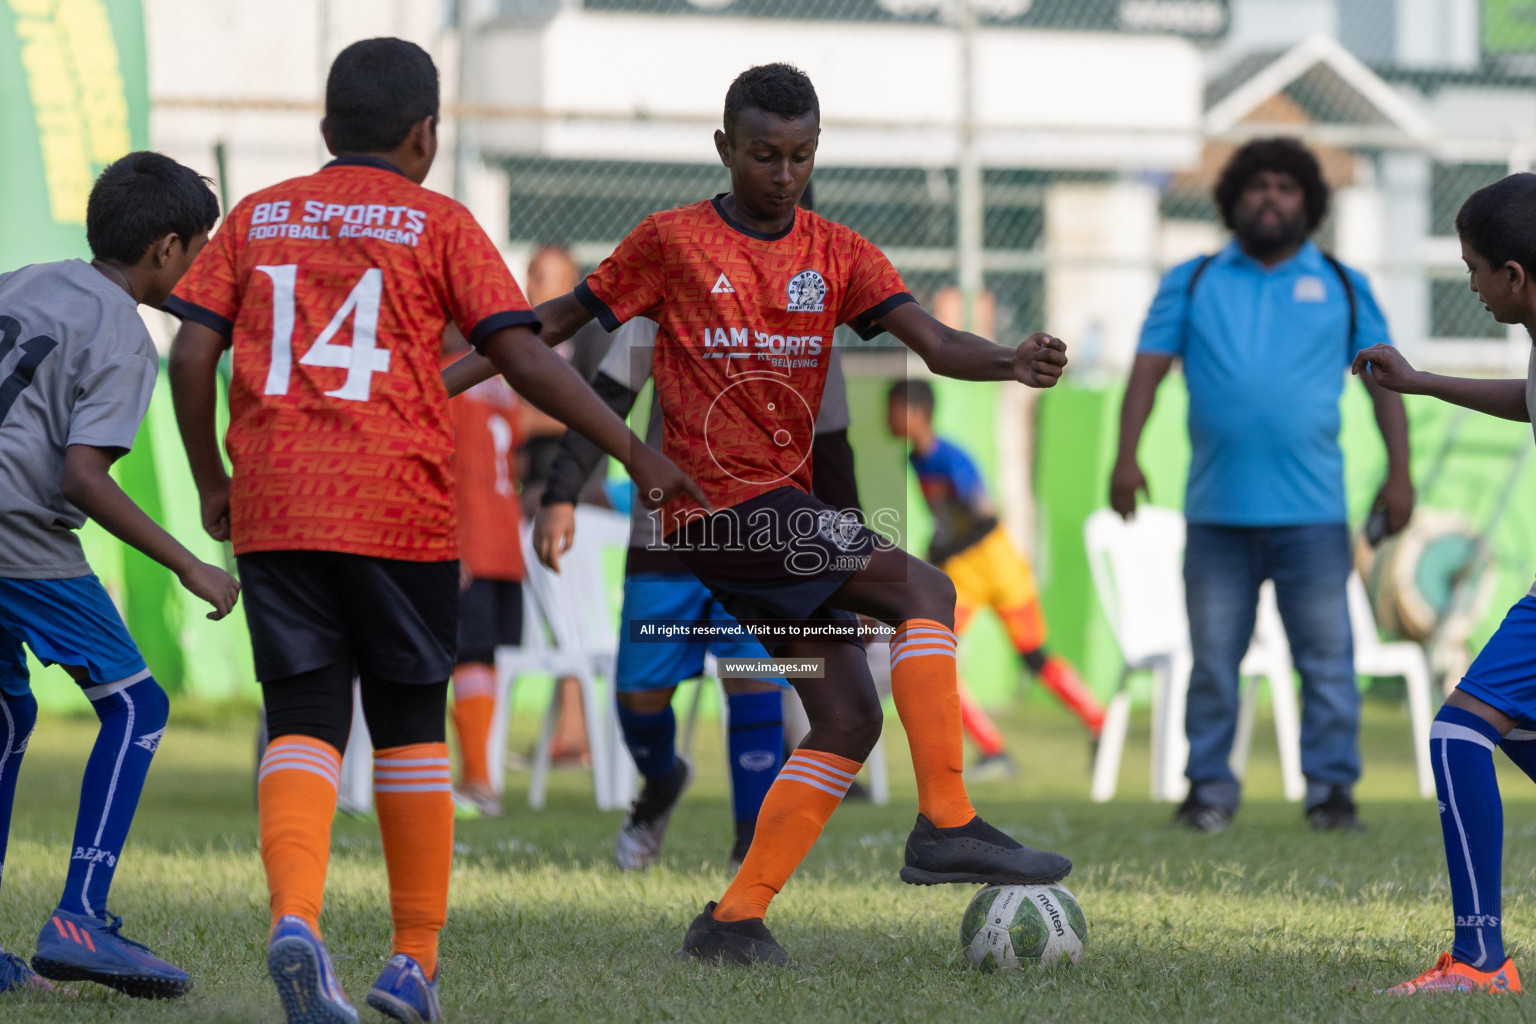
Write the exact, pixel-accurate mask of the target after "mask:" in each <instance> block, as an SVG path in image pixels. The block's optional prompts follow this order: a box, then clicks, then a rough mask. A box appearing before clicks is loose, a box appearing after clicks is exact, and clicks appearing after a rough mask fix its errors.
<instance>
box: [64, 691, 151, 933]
mask: <svg viewBox="0 0 1536 1024" xmlns="http://www.w3.org/2000/svg"><path fill="white" fill-rule="evenodd" d="M148 676H149V669H145V670H144V674H143V675H141V676H139V677H138V678H137V679H134V680H133V681H132V682H127V683H125V684H124V685H123V687H122V689H121V690H118V691H114V692H118V693H121V694H122V697H123V703H124V704H126V705H127V706H128V724H127V725H126V726H125V727H124V728H123V745H122V747H120V748H119V749H118V751H117V761H116V763H115V764H113V765H112V781H111V782H110V783H109V784H108V785H107V798H106V799H105V800H103V801H102V804H101V821H99V822H98V823H97V825H96V838H95V839H93V840H92V841H91V845H92V846H95V847H100V846H101V837H102V835H103V834H104V833H105V832H106V831H107V818H108V817H110V816H111V814H112V800H113V798H114V797H115V796H117V780H118V778H120V777H121V776H122V774H123V761H124V759H126V758H127V756H128V745H129V744H130V743H132V742H133V720H134V719H135V718H136V717H137V709H136V708H135V707H134V704H133V697H132V695H130V694H129V692H128V691H129V690H130V689H131V688H132V687H133V683H136V682H139V681H141V680H143V679H146V678H148ZM118 682H123V680H119V681H118ZM106 685H108V686H116V685H117V683H108V684H106ZM98 699H100V698H97V697H92V698H91V700H93V701H94V700H98ZM95 873H96V862H95V861H94V860H93V861H92V862H91V863H90V864H89V865H87V866H86V869H85V880H84V882H83V883H82V884H81V886H80V905H81V906H82V907H84V908H85V913H87V914H91V915H93V916H94V915H95V913H96V912H95V911H94V910H92V909H91V901H90V900H89V899H88V898H87V897H86V894H87V893H88V892H90V891H91V876H92V875H93V874H95Z"/></svg>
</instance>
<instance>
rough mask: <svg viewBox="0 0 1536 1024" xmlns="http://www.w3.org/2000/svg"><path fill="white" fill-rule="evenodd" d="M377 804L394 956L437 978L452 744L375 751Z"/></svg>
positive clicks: (448, 863)
mask: <svg viewBox="0 0 1536 1024" xmlns="http://www.w3.org/2000/svg"><path fill="white" fill-rule="evenodd" d="M373 799H374V806H375V807H376V808H377V810H378V812H379V834H380V835H381V836H382V837H383V840H384V866H385V868H387V869H388V871H389V912H390V917H391V918H392V919H393V920H394V925H395V940H394V948H393V952H395V953H404V954H406V955H407V956H409V957H412V958H413V959H414V960H415V961H416V962H417V963H419V964H421V969H422V971H423V972H424V973H425V974H426V976H427V977H428V978H429V979H430V978H435V977H436V976H437V935H438V932H440V931H442V929H443V925H444V924H445V923H447V920H448V872H449V869H450V868H451V867H452V865H453V783H452V777H451V775H450V774H449V768H448V744H446V743H413V744H411V745H409V746H404V747H390V748H388V749H387V750H375V751H374V752H373Z"/></svg>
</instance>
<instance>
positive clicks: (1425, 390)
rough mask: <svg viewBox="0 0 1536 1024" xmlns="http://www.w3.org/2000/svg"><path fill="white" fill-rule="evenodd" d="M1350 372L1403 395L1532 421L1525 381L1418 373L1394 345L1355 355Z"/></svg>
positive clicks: (1519, 420) (1517, 419)
mask: <svg viewBox="0 0 1536 1024" xmlns="http://www.w3.org/2000/svg"><path fill="white" fill-rule="evenodd" d="M1349 372H1350V373H1353V374H1357V375H1358V374H1362V373H1369V374H1370V375H1371V379H1372V380H1374V381H1375V382H1376V385H1377V386H1378V387H1381V388H1385V389H1386V390H1387V391H1395V392H1397V393H1398V394H1400V395H1428V396H1429V397H1431V398H1438V399H1440V400H1441V401H1442V402H1449V403H1451V404H1452V405H1459V406H1462V407H1463V408H1466V409H1471V410H1472V411H1473V412H1481V413H1486V414H1488V415H1489V416H1497V417H1499V418H1500V419H1504V420H1514V421H1515V422H1517V423H1529V422H1531V413H1530V410H1529V409H1527V408H1526V405H1525V381H1523V380H1518V379H1516V380H1507V379H1506V380H1485V379H1479V378H1474V377H1445V376H1442V375H1441V374H1438V373H1425V372H1424V371H1423V370H1415V369H1414V368H1413V366H1412V365H1411V364H1410V363H1409V362H1408V360H1407V359H1406V358H1404V356H1403V354H1402V353H1401V352H1399V351H1398V350H1397V349H1395V348H1393V347H1392V346H1391V345H1373V346H1372V347H1371V348H1368V349H1364V350H1363V351H1361V352H1360V353H1359V354H1357V355H1356V356H1355V361H1354V364H1353V365H1351V366H1350V368H1349Z"/></svg>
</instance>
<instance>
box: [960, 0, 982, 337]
mask: <svg viewBox="0 0 1536 1024" xmlns="http://www.w3.org/2000/svg"><path fill="white" fill-rule="evenodd" d="M959 8H960V9H959V12H958V13H959V23H960V155H959V164H958V167H957V169H956V170H957V174H956V177H957V179H958V180H957V182H956V186H957V187H956V189H955V203H956V221H957V227H958V232H957V237H956V246H957V251H956V254H955V258H956V264H957V266H958V269H959V281H958V282H957V284H958V285H959V287H960V310H961V316H962V318H963V319H962V326H963V327H964V328H965V329H966V330H968V331H974V330H976V328H977V326H978V322H977V310H978V303H979V300H980V298H981V292H982V287H983V281H982V273H981V247H982V237H981V235H982V199H981V158H980V156H979V155H978V154H977V152H976V101H975V89H976V73H975V68H974V66H973V64H972V57H973V47H974V44H975V38H976V2H975V0H959Z"/></svg>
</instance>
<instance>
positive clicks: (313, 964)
mask: <svg viewBox="0 0 1536 1024" xmlns="http://www.w3.org/2000/svg"><path fill="white" fill-rule="evenodd" d="M267 973H268V974H270V975H272V984H274V985H276V986H277V995H278V998H279V999H281V1000H282V1001H283V1013H284V1015H286V1016H287V1018H288V1024H357V1009H356V1007H354V1006H353V1005H352V1004H351V1003H350V1002H349V1001H348V1000H347V994H346V993H345V992H343V991H342V990H341V982H339V981H337V980H336V970H335V968H333V967H332V966H331V955H330V954H329V953H327V952H326V951H325V943H323V942H321V941H320V937H319V936H318V935H316V934H315V933H314V930H313V929H311V928H310V927H309V925H307V924H305V923H304V920H303V919H302V918H298V917H294V916H293V915H292V914H288V915H286V916H284V917H281V918H278V921H277V924H276V925H274V926H273V928H272V937H271V939H269V940H268V942H267Z"/></svg>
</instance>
